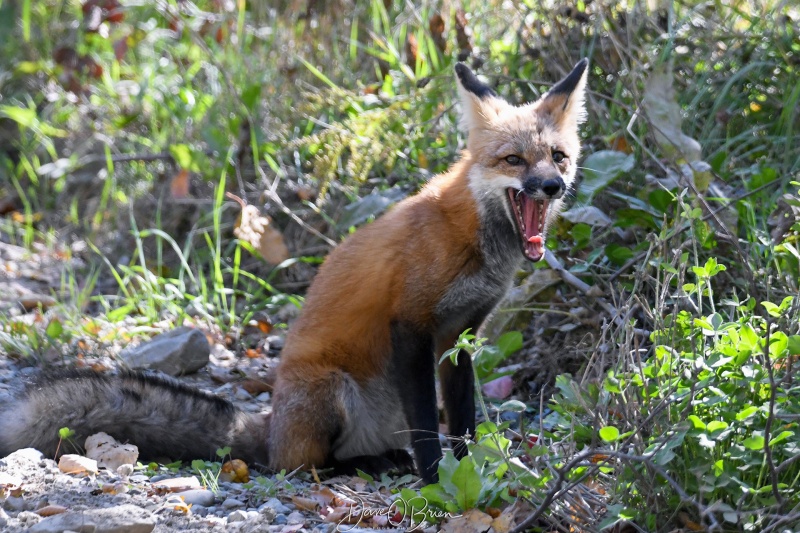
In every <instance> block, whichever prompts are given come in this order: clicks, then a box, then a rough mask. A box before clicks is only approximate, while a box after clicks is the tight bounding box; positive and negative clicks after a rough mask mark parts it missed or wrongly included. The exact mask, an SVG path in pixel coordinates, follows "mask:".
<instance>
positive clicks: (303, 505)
mask: <svg viewBox="0 0 800 533" xmlns="http://www.w3.org/2000/svg"><path fill="white" fill-rule="evenodd" d="M292 503H293V504H294V505H295V506H296V507H297V508H298V509H299V510H301V511H314V512H316V511H317V510H318V509H319V508H320V503H319V502H318V501H317V500H315V499H313V498H305V497H303V496H292Z"/></svg>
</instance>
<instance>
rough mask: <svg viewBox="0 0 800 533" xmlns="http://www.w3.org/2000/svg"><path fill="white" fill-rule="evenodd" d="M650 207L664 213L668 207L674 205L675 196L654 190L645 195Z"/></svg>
mask: <svg viewBox="0 0 800 533" xmlns="http://www.w3.org/2000/svg"><path fill="white" fill-rule="evenodd" d="M647 201H648V202H650V205H652V206H653V207H655V208H656V209H658V210H659V211H661V212H662V213H664V212H666V210H667V209H669V206H671V205H673V204H675V195H674V194H672V193H671V192H669V191H665V190H664V189H656V190H654V191H652V192H651V193H650V194H648V195H647Z"/></svg>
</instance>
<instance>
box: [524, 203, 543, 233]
mask: <svg viewBox="0 0 800 533" xmlns="http://www.w3.org/2000/svg"><path fill="white" fill-rule="evenodd" d="M522 218H523V219H524V220H525V237H527V238H528V242H531V243H532V242H541V236H540V235H539V202H537V201H535V200H531V199H529V198H525V199H524V200H523V201H522ZM537 237H538V238H539V241H534V239H536V238H537Z"/></svg>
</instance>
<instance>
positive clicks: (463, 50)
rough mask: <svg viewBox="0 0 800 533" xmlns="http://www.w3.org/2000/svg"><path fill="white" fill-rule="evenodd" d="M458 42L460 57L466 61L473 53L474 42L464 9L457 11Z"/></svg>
mask: <svg viewBox="0 0 800 533" xmlns="http://www.w3.org/2000/svg"><path fill="white" fill-rule="evenodd" d="M456 42H457V43H458V59H459V61H464V60H465V59H466V58H468V57H469V55H470V54H471V53H472V42H471V39H470V29H469V26H468V25H467V14H466V13H465V12H464V10H463V9H459V10H457V11H456Z"/></svg>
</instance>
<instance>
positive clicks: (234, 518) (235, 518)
mask: <svg viewBox="0 0 800 533" xmlns="http://www.w3.org/2000/svg"><path fill="white" fill-rule="evenodd" d="M245 520H247V513H246V512H245V511H242V510H240V509H237V510H236V511H233V512H232V513H231V514H229V515H228V522H244V521H245Z"/></svg>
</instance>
